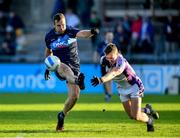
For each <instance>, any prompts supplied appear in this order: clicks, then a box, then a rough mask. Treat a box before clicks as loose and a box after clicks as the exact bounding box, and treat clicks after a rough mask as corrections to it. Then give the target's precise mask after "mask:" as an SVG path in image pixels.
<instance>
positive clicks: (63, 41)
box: [50, 35, 77, 50]
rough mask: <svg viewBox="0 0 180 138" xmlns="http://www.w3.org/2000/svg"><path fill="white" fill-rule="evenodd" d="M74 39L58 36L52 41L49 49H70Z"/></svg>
mask: <svg viewBox="0 0 180 138" xmlns="http://www.w3.org/2000/svg"><path fill="white" fill-rule="evenodd" d="M76 41H77V40H76V38H70V37H69V36H68V35H64V36H59V37H58V39H57V40H55V41H53V42H52V43H51V44H50V46H51V49H53V50H56V49H60V48H65V47H70V46H72V45H73V43H75V42H76Z"/></svg>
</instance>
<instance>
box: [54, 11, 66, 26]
mask: <svg viewBox="0 0 180 138" xmlns="http://www.w3.org/2000/svg"><path fill="white" fill-rule="evenodd" d="M61 19H65V16H64V14H62V13H57V14H55V15H54V16H53V21H54V24H55V21H57V22H59V21H60V20H61Z"/></svg>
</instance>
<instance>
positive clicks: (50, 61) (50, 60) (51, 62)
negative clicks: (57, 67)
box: [47, 57, 54, 66]
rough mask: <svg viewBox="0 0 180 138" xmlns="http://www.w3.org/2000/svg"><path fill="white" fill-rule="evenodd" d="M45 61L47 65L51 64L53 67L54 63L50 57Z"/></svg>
mask: <svg viewBox="0 0 180 138" xmlns="http://www.w3.org/2000/svg"><path fill="white" fill-rule="evenodd" d="M47 60H48V61H49V63H50V64H51V66H53V65H54V62H53V61H52V59H51V57H48V59H47Z"/></svg>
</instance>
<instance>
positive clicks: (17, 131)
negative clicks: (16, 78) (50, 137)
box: [0, 129, 107, 134]
mask: <svg viewBox="0 0 180 138" xmlns="http://www.w3.org/2000/svg"><path fill="white" fill-rule="evenodd" d="M78 132H79V133H81V132H83V133H84V132H91V133H92V132H96V133H102V132H107V130H92V129H91V130H77V129H74V130H73V129H69V130H63V131H55V130H0V133H17V134H18V133H19V134H21V133H27V134H30V133H34V134H35V133H78Z"/></svg>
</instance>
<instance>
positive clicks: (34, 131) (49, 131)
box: [0, 130, 56, 133]
mask: <svg viewBox="0 0 180 138" xmlns="http://www.w3.org/2000/svg"><path fill="white" fill-rule="evenodd" d="M0 133H56V131H55V130H54V131H53V130H0Z"/></svg>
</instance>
